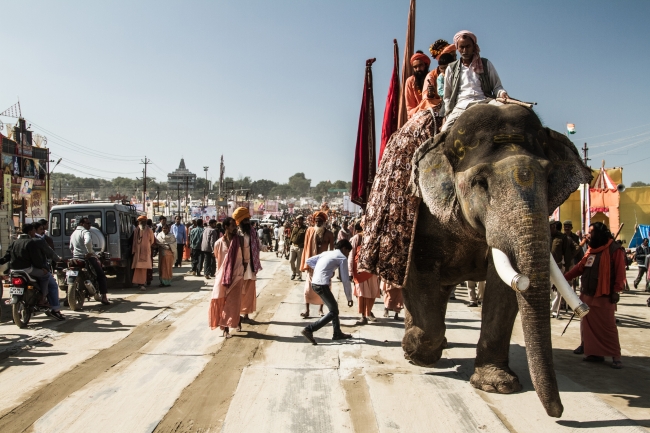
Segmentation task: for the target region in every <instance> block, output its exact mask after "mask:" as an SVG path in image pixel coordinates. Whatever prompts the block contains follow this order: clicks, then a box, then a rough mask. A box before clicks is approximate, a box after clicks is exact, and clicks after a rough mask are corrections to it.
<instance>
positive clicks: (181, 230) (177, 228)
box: [171, 215, 187, 267]
mask: <svg viewBox="0 0 650 433" xmlns="http://www.w3.org/2000/svg"><path fill="white" fill-rule="evenodd" d="M171 232H172V234H173V235H174V237H175V238H176V255H175V257H176V262H175V263H174V267H179V266H181V260H182V259H183V248H184V247H185V242H186V241H187V231H186V230H185V225H184V224H183V223H182V222H181V217H180V216H178V215H177V216H176V218H175V219H174V224H173V225H172V228H171Z"/></svg>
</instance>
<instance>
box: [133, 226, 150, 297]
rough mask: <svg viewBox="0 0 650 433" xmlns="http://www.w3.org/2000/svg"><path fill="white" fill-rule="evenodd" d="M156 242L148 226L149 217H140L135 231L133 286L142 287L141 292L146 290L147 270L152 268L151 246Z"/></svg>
mask: <svg viewBox="0 0 650 433" xmlns="http://www.w3.org/2000/svg"><path fill="white" fill-rule="evenodd" d="M155 242H156V239H155V236H154V234H153V230H151V228H150V227H149V226H148V225H147V217H146V216H145V215H141V216H139V217H138V226H137V227H136V228H135V230H134V231H133V246H132V247H131V253H132V254H133V262H132V265H131V268H132V269H133V280H132V281H133V284H137V285H138V286H140V290H146V288H145V286H144V285H145V284H146V283H147V270H150V269H151V268H152V261H151V255H152V254H151V246H152V245H153V244H154V243H155Z"/></svg>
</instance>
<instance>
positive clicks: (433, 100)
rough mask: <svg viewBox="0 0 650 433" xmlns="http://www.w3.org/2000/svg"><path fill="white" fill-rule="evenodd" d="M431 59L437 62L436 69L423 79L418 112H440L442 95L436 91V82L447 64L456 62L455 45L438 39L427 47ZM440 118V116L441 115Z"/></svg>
mask: <svg viewBox="0 0 650 433" xmlns="http://www.w3.org/2000/svg"><path fill="white" fill-rule="evenodd" d="M429 52H430V53H431V57H433V58H434V59H436V60H437V61H438V67H437V68H435V69H433V70H432V71H431V72H429V73H428V74H427V76H426V78H425V79H424V85H423V86H422V102H420V105H418V109H417V110H416V112H418V111H422V110H428V109H429V108H431V109H433V111H435V112H439V111H441V108H442V95H440V93H439V92H438V91H437V90H438V86H437V82H438V81H439V78H438V77H440V75H441V73H443V70H444V68H445V67H446V65H447V64H449V63H451V62H453V61H454V60H456V45H453V44H451V45H450V44H449V42H447V41H446V40H444V39H438V40H437V41H435V42H434V43H433V44H431V46H430V47H429ZM441 116H442V114H441Z"/></svg>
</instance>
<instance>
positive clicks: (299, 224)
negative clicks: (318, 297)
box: [289, 215, 307, 281]
mask: <svg viewBox="0 0 650 433" xmlns="http://www.w3.org/2000/svg"><path fill="white" fill-rule="evenodd" d="M306 233H307V226H306V225H305V217H304V216H302V215H298V216H297V217H296V222H295V225H294V227H293V230H291V237H290V242H291V254H290V256H289V263H291V279H292V280H293V279H294V278H296V277H298V281H302V272H301V271H300V260H301V259H302V250H303V248H304V247H305V234H306Z"/></svg>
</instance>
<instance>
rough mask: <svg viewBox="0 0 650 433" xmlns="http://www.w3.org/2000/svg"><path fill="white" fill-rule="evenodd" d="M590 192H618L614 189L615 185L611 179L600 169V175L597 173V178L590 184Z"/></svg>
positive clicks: (603, 169)
mask: <svg viewBox="0 0 650 433" xmlns="http://www.w3.org/2000/svg"><path fill="white" fill-rule="evenodd" d="M590 189H591V190H592V191H594V190H596V191H603V192H604V191H611V192H617V191H618V190H617V189H616V184H615V183H614V181H613V180H612V178H611V177H609V175H608V174H607V172H606V171H605V168H603V167H601V168H600V173H598V177H597V178H596V180H595V181H594V182H593V183H592V184H591V188H590Z"/></svg>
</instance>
